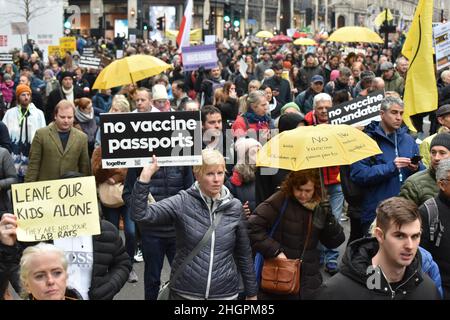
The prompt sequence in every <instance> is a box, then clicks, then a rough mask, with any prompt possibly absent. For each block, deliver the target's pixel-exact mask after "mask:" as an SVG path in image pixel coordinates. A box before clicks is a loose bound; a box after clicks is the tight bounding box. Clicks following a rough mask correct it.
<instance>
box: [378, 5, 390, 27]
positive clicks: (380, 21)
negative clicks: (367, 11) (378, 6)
mask: <svg viewBox="0 0 450 320" xmlns="http://www.w3.org/2000/svg"><path fill="white" fill-rule="evenodd" d="M386 11H387V18H386ZM393 19H394V17H393V16H392V13H391V10H389V9H388V8H386V9H384V10H383V11H381V12H380V14H379V15H377V17H376V18H375V20H374V21H373V23H374V24H375V25H376V26H377V27H379V26H381V25H382V24H383V22H384V21H385V20H387V21H391V20H393Z"/></svg>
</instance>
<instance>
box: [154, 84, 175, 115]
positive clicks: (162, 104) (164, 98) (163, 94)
mask: <svg viewBox="0 0 450 320" xmlns="http://www.w3.org/2000/svg"><path fill="white" fill-rule="evenodd" d="M152 96H153V99H152V104H153V107H154V108H156V109H158V110H159V111H161V112H168V111H171V108H170V101H169V95H168V94H167V89H166V87H165V86H164V85H162V84H155V85H154V86H153V88H152Z"/></svg>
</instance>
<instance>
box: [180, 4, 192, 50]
mask: <svg viewBox="0 0 450 320" xmlns="http://www.w3.org/2000/svg"><path fill="white" fill-rule="evenodd" d="M193 9H194V4H193V0H187V2H186V8H185V9H184V16H183V19H182V20H181V25H180V31H179V32H178V36H177V44H178V47H179V48H180V50H182V49H181V48H183V47H189V33H190V31H191V24H192V10H193Z"/></svg>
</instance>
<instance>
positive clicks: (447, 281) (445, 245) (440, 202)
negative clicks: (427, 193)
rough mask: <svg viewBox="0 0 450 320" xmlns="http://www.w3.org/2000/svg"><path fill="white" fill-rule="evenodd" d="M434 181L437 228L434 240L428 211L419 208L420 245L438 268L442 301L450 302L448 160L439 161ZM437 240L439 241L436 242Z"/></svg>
mask: <svg viewBox="0 0 450 320" xmlns="http://www.w3.org/2000/svg"><path fill="white" fill-rule="evenodd" d="M436 180H437V184H438V186H439V194H438V195H437V196H436V197H435V198H434V201H435V203H436V206H437V215H438V221H439V227H438V228H436V231H435V235H434V238H431V236H430V230H431V229H430V218H429V217H430V210H432V209H431V208H427V206H429V205H428V203H429V202H428V201H427V203H426V204H427V205H422V206H421V207H420V208H419V211H420V215H421V216H422V221H423V223H422V230H423V233H422V237H421V240H420V245H421V246H422V247H424V248H425V249H427V250H428V251H430V253H431V254H432V255H433V258H434V260H435V261H436V263H437V265H438V266H439V270H440V272H441V279H442V288H443V289H444V299H446V300H450V257H449V255H448V253H449V252H450V240H449V238H448V234H449V230H450V219H449V217H450V216H449V213H450V159H445V160H441V161H440V162H439V166H438V168H437V171H436ZM438 239H439V240H438Z"/></svg>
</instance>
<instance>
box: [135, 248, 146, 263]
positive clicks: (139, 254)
mask: <svg viewBox="0 0 450 320" xmlns="http://www.w3.org/2000/svg"><path fill="white" fill-rule="evenodd" d="M134 261H136V262H142V261H144V257H143V256H142V250H141V249H138V251H137V252H136V254H135V255H134Z"/></svg>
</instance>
